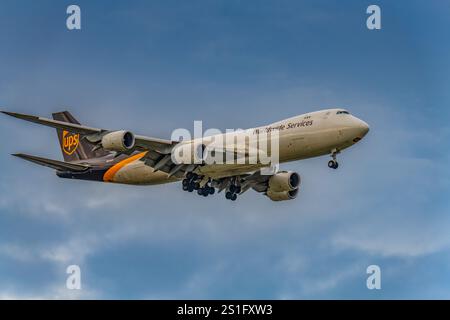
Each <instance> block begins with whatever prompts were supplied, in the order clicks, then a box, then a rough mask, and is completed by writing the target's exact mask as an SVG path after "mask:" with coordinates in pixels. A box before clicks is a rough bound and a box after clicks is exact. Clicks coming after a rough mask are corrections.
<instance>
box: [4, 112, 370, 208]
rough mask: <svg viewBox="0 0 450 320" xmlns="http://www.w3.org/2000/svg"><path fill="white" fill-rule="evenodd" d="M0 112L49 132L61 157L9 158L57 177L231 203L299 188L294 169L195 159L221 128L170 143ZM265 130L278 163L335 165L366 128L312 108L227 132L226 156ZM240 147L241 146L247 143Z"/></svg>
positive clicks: (66, 119)
mask: <svg viewBox="0 0 450 320" xmlns="http://www.w3.org/2000/svg"><path fill="white" fill-rule="evenodd" d="M1 112H2V113H4V114H6V115H9V116H12V117H15V118H19V119H22V120H26V121H29V122H33V123H37V124H40V125H44V126H48V127H52V128H55V129H56V131H57V135H58V139H59V142H60V146H61V151H62V154H63V157H64V161H59V160H52V159H47V158H42V157H37V156H32V155H27V154H22V153H17V154H13V156H16V157H19V158H22V159H24V160H27V161H31V162H33V163H35V164H38V165H42V166H46V167H49V168H52V169H55V170H56V175H57V176H58V177H60V178H68V179H81V180H93V181H102V182H109V183H119V184H132V185H156V184H163V183H171V182H177V181H181V182H182V183H181V185H182V189H183V190H184V191H187V192H193V191H197V194H198V195H200V196H204V197H207V196H208V195H213V194H214V193H215V192H216V191H217V192H221V191H225V198H226V199H229V200H231V201H235V200H236V199H237V196H238V195H242V194H243V193H244V192H246V191H247V190H249V189H250V188H251V189H253V190H255V191H256V192H259V193H262V194H264V195H265V196H267V197H268V198H269V199H271V200H272V201H283V200H292V199H295V198H296V197H297V195H298V192H299V186H300V175H299V174H298V173H297V172H293V171H277V170H273V172H270V171H269V172H270V173H263V172H262V170H263V169H264V168H267V167H271V166H272V164H271V163H263V162H262V161H260V160H258V159H259V158H258V159H257V160H256V162H252V163H250V161H247V162H245V163H233V164H228V163H225V164H222V163H216V162H214V163H206V162H205V161H204V159H203V157H204V156H205V148H206V149H207V147H208V146H209V144H213V142H212V141H215V139H217V141H221V140H222V141H223V139H225V140H226V139H228V136H229V134H228V133H227V134H220V135H212V136H211V137H205V138H202V139H198V138H194V139H189V140H181V141H173V140H165V139H159V138H152V137H146V136H142V135H135V134H133V133H132V132H130V131H126V130H116V131H115V130H106V129H99V128H93V127H88V126H84V125H81V124H80V123H79V122H78V121H77V120H76V119H75V118H74V117H73V116H72V115H71V114H70V113H69V112H68V111H63V112H56V113H53V114H52V115H53V119H47V118H43V117H37V116H32V115H27V114H21V113H15V112H8V111H1ZM270 131H276V132H277V134H278V136H277V139H278V140H277V141H278V161H279V163H285V162H290V161H296V160H302V159H307V158H312V157H319V156H323V155H330V156H331V160H329V162H328V167H329V168H331V169H337V168H338V162H337V155H338V154H339V153H340V152H341V151H342V150H344V149H346V148H348V147H350V146H352V145H354V144H356V143H357V142H359V141H360V140H361V139H362V138H363V137H364V136H365V135H366V134H367V132H368V131H369V125H368V124H367V123H366V122H364V121H363V120H361V119H358V118H357V117H355V116H353V115H351V114H350V113H349V112H348V111H347V110H345V109H340V108H335V109H326V110H320V111H314V112H310V113H306V114H302V115H298V116H295V117H292V118H288V119H285V120H282V121H278V122H275V123H272V124H269V125H266V126H261V127H257V128H252V129H248V130H245V131H242V132H241V131H237V132H235V133H232V138H233V139H232V141H233V146H232V147H233V156H234V157H235V158H237V157H238V156H239V155H236V154H240V155H241V156H242V155H244V157H245V156H248V149H245V150H246V151H243V148H244V147H243V146H242V145H237V143H236V142H235V141H236V140H235V138H239V137H240V136H241V135H243V134H249V133H250V135H251V134H255V133H259V132H270ZM219 138H220V139H219ZM227 141H228V140H227ZM245 146H248V141H247V144H246V145H245ZM199 147H200V148H199ZM260 147H261V145H257V148H260ZM180 150H181V151H182V152H180ZM256 151H257V152H258V151H259V150H256ZM219 152H222V153H227V152H228V151H223V150H222V151H219ZM265 152H266V154H268V152H267V151H265ZM175 153H179V154H181V155H183V154H185V155H186V156H185V157H183V156H182V157H181V159H182V160H181V161H179V160H174V154H175ZM211 154H212V153H211ZM187 158H188V159H187Z"/></svg>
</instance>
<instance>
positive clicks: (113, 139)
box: [101, 130, 135, 152]
mask: <svg viewBox="0 0 450 320" xmlns="http://www.w3.org/2000/svg"><path fill="white" fill-rule="evenodd" d="M134 142H135V139H134V134H133V133H131V132H130V131H125V130H120V131H114V132H110V133H107V134H105V135H104V136H103V137H102V142H101V143H102V147H103V149H105V150H107V151H117V152H121V151H129V150H131V149H133V148H134Z"/></svg>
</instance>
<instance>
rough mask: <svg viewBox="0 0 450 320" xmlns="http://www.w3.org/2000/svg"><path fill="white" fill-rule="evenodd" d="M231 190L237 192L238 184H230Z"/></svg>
mask: <svg viewBox="0 0 450 320" xmlns="http://www.w3.org/2000/svg"><path fill="white" fill-rule="evenodd" d="M230 192H231V193H235V192H236V186H235V185H234V184H232V185H230Z"/></svg>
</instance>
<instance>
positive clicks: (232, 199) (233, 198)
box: [231, 193, 237, 201]
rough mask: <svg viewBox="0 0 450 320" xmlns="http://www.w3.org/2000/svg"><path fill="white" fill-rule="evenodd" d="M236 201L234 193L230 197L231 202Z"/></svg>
mask: <svg viewBox="0 0 450 320" xmlns="http://www.w3.org/2000/svg"><path fill="white" fill-rule="evenodd" d="M236 199H237V195H236V193H233V195H232V196H231V201H236Z"/></svg>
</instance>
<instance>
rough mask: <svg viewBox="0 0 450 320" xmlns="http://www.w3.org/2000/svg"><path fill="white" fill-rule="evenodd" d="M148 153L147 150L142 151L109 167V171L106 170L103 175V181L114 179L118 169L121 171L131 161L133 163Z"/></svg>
mask: <svg viewBox="0 0 450 320" xmlns="http://www.w3.org/2000/svg"><path fill="white" fill-rule="evenodd" d="M146 154H147V151H146V152H141V153H138V154H136V155H134V156H131V157H129V158H126V159H124V160H122V161H120V162H118V163H116V164H115V165H113V166H112V167H111V168H109V169H108V171H106V172H105V174H104V175H103V181H112V180H113V178H114V176H115V175H116V173H117V171H119V170H120V169H122V168H123V167H124V166H126V165H127V164H129V163H131V162H133V161H135V160H139V159H141V158H142V157H144V156H145V155H146Z"/></svg>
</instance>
